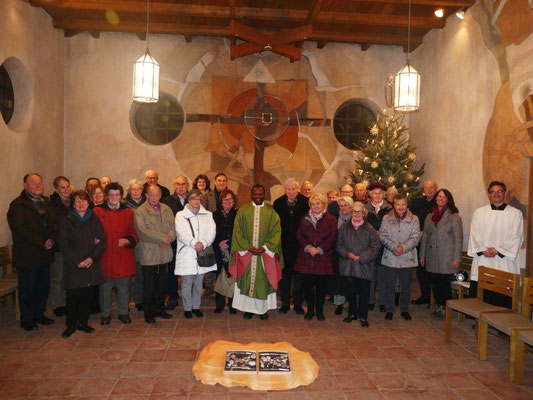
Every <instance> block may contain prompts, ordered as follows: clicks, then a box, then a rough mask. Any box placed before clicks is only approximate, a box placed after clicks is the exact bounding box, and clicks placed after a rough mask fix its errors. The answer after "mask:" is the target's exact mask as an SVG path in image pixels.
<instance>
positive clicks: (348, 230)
mask: <svg viewBox="0 0 533 400" xmlns="http://www.w3.org/2000/svg"><path fill="white" fill-rule="evenodd" d="M380 249H381V242H380V240H379V235H378V233H377V232H376V230H375V229H374V228H373V227H372V225H370V224H369V223H368V222H365V223H364V224H363V225H361V226H360V227H359V228H358V229H355V228H354V226H353V225H352V223H351V222H347V223H346V224H344V225H342V226H341V227H340V228H339V238H338V240H337V253H338V254H339V256H340V261H339V273H340V275H341V276H354V277H356V278H361V279H365V280H367V281H372V280H373V279H374V273H375V265H376V259H377V258H378V256H379V253H380ZM349 252H352V253H354V254H355V255H356V256H359V257H361V260H360V261H355V260H351V259H349V258H348V253H349Z"/></svg>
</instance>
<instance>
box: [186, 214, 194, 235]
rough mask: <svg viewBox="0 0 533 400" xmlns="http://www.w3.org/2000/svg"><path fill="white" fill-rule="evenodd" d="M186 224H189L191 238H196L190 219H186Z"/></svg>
mask: <svg viewBox="0 0 533 400" xmlns="http://www.w3.org/2000/svg"><path fill="white" fill-rule="evenodd" d="M187 222H188V223H189V226H190V227H191V233H192V237H196V236H194V229H192V224H191V219H190V218H187Z"/></svg>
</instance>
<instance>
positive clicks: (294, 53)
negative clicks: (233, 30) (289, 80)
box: [230, 42, 301, 61]
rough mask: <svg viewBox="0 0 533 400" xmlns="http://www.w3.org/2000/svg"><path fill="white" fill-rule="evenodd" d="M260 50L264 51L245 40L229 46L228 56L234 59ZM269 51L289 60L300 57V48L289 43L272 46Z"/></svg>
mask: <svg viewBox="0 0 533 400" xmlns="http://www.w3.org/2000/svg"><path fill="white" fill-rule="evenodd" d="M261 51H265V49H264V48H263V47H262V46H258V45H256V44H253V43H249V42H247V43H241V44H238V45H236V46H231V49H230V56H231V59H232V60H234V59H235V58H238V57H244V56H247V55H250V54H255V53H259V52H261ZM270 51H272V52H274V53H277V54H280V55H282V56H284V57H287V58H289V59H290V60H291V61H294V60H299V59H300V58H301V50H300V49H297V48H296V47H293V46H289V45H279V46H274V47H272V49H271V50H270Z"/></svg>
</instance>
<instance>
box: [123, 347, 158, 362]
mask: <svg viewBox="0 0 533 400" xmlns="http://www.w3.org/2000/svg"><path fill="white" fill-rule="evenodd" d="M165 352H166V350H135V352H134V353H133V356H132V357H131V360H130V362H138V361H141V362H142V361H163V358H164V357H165Z"/></svg>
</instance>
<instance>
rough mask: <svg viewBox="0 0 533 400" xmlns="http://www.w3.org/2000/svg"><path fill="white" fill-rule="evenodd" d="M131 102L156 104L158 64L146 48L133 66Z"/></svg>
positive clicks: (157, 95) (157, 96) (157, 98)
mask: <svg viewBox="0 0 533 400" xmlns="http://www.w3.org/2000/svg"><path fill="white" fill-rule="evenodd" d="M133 100H134V101H138V102H140V103H157V100H159V64H158V63H157V61H156V60H155V59H154V58H153V57H152V56H151V55H150V52H149V51H148V48H146V53H144V54H143V55H142V56H141V58H139V59H138V60H137V61H136V62H135V64H133Z"/></svg>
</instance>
